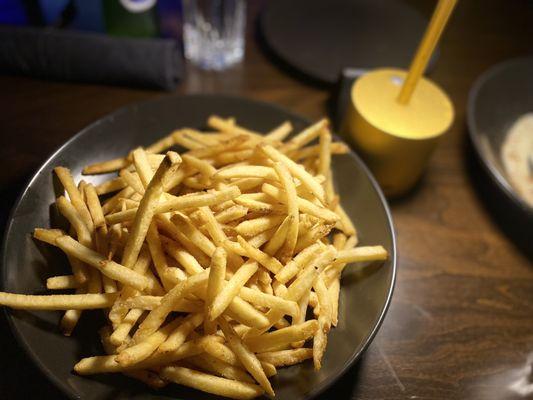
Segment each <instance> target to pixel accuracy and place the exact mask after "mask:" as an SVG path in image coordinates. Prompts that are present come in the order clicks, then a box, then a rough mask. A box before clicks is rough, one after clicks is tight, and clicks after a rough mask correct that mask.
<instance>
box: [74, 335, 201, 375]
mask: <svg viewBox="0 0 533 400" xmlns="http://www.w3.org/2000/svg"><path fill="white" fill-rule="evenodd" d="M202 351H203V350H202V348H201V347H200V346H199V345H198V341H196V340H191V341H188V342H186V343H184V344H183V345H182V346H180V348H179V349H178V350H176V351H175V352H172V353H156V354H152V355H151V356H150V357H148V358H146V359H145V360H143V361H140V362H138V363H136V364H133V365H126V366H124V365H121V364H119V363H118V362H117V361H116V357H117V356H116V354H113V355H109V356H95V357H87V358H83V359H81V360H80V361H79V362H78V363H77V364H76V365H75V366H74V371H75V372H76V373H77V374H79V375H94V374H102V373H109V372H124V371H131V370H138V369H141V368H157V367H161V366H164V365H168V364H171V363H174V362H176V361H179V360H183V359H185V358H189V357H193V356H196V355H198V354H200V353H202Z"/></svg>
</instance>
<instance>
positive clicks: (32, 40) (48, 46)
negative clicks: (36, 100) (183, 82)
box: [0, 26, 183, 90]
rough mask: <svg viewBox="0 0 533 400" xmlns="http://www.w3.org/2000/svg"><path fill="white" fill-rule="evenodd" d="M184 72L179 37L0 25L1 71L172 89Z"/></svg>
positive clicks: (76, 80) (75, 80)
mask: <svg viewBox="0 0 533 400" xmlns="http://www.w3.org/2000/svg"><path fill="white" fill-rule="evenodd" d="M182 73H183V64H182V58H181V54H180V52H179V51H178V48H177V45H176V42H175V41H173V40H168V39H165V40H163V39H132V38H117V37H110V36H105V35H99V34H92V33H80V32H72V31H68V32H65V31H57V30H55V29H34V28H18V27H11V26H0V74H17V75H28V76H32V77H36V78H42V79H52V80H59V81H71V82H89V83H101V84H111V85H123V86H140V87H144V88H158V89H165V90H172V89H174V88H175V87H176V83H177V81H178V80H179V79H180V77H181V75H182Z"/></svg>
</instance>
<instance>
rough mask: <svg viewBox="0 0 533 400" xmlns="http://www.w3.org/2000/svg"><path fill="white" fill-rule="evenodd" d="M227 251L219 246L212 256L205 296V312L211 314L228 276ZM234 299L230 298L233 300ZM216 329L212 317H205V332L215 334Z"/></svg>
mask: <svg viewBox="0 0 533 400" xmlns="http://www.w3.org/2000/svg"><path fill="white" fill-rule="evenodd" d="M226 257H227V255H226V251H225V250H224V249H223V248H222V247H217V249H216V250H215V252H214V253H213V257H212V258H211V267H210V269H211V270H210V271H209V279H208V281H207V294H206V297H205V314H206V315H209V310H210V309H212V308H213V303H214V301H215V299H216V298H217V296H218V295H219V293H220V292H221V291H222V288H223V287H224V283H225V276H226ZM231 300H232V299H230V301H231ZM228 303H229V302H228ZM215 331H216V324H215V323H214V321H213V319H212V318H205V321H204V332H205V333H206V334H209V335H211V334H213V333H215Z"/></svg>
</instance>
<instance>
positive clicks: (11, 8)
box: [0, 0, 28, 25]
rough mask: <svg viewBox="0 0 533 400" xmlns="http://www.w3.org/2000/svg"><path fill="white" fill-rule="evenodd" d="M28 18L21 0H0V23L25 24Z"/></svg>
mask: <svg viewBox="0 0 533 400" xmlns="http://www.w3.org/2000/svg"><path fill="white" fill-rule="evenodd" d="M27 23H28V18H27V17H26V10H25V9H24V6H23V5H22V1H21V0H0V24H7V25H26V24H27Z"/></svg>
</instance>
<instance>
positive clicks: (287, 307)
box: [239, 287, 299, 317]
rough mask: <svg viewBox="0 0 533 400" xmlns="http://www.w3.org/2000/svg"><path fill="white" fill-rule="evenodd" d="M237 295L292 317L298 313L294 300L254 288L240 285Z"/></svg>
mask: <svg viewBox="0 0 533 400" xmlns="http://www.w3.org/2000/svg"><path fill="white" fill-rule="evenodd" d="M239 297H240V298H242V299H243V300H246V301H248V302H250V303H252V304H255V305H258V306H263V307H268V308H272V309H276V310H279V311H280V312H282V313H284V314H288V315H290V316H292V317H295V316H298V315H299V309H298V305H297V304H296V303H295V302H294V301H290V300H285V299H283V298H280V297H279V296H273V295H271V294H266V293H263V292H260V291H258V290H255V289H251V288H247V287H242V288H241V289H240V291H239Z"/></svg>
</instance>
